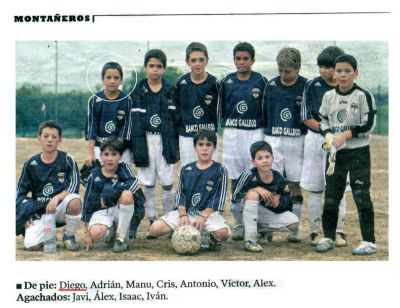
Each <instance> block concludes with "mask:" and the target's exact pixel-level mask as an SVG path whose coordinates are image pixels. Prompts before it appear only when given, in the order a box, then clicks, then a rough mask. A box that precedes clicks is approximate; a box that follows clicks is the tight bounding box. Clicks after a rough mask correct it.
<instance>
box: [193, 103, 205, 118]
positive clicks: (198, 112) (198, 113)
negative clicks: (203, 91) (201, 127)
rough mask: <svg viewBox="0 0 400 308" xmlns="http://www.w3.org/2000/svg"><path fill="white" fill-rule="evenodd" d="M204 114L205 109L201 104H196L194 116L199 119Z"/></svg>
mask: <svg viewBox="0 0 400 308" xmlns="http://www.w3.org/2000/svg"><path fill="white" fill-rule="evenodd" d="M203 115H204V110H203V108H201V107H200V106H196V107H194V109H193V116H194V117H195V118H196V119H197V120H199V119H200V118H201V117H202V116H203Z"/></svg>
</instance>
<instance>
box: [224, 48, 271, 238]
mask: <svg viewBox="0 0 400 308" xmlns="http://www.w3.org/2000/svg"><path fill="white" fill-rule="evenodd" d="M233 61H234V63H235V66H236V69H237V71H236V72H234V73H231V74H229V75H228V76H226V77H225V78H224V79H223V80H222V81H221V90H220V100H219V105H218V106H219V108H218V111H219V118H220V120H221V126H222V127H223V128H224V135H223V138H224V148H223V151H222V161H223V163H224V166H225V167H226V169H227V170H228V175H229V179H231V181H232V182H231V183H232V185H231V186H232V187H233V186H234V185H235V183H236V181H237V179H238V178H239V176H240V175H241V174H242V173H243V172H245V171H246V170H248V169H249V168H250V167H251V156H250V153H249V151H248V149H249V148H250V145H251V144H252V143H254V142H256V141H259V140H263V118H262V117H263V113H262V102H263V94H264V89H265V85H266V83H267V80H266V78H264V77H263V76H262V75H261V74H260V73H257V72H254V71H252V70H251V67H252V65H253V64H254V61H255V50H254V47H253V46H252V45H251V44H249V43H246V42H242V43H239V44H237V45H236V46H235V47H234V48H233ZM231 211H232V214H233V218H234V221H235V228H234V229H233V230H232V235H231V237H232V239H233V240H242V239H243V237H244V227H243V224H242V212H243V203H242V202H239V203H235V202H232V204H231Z"/></svg>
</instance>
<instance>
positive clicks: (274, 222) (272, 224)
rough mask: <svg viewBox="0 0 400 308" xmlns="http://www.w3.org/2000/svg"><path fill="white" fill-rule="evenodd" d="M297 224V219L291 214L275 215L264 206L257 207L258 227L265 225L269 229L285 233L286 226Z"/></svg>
mask: <svg viewBox="0 0 400 308" xmlns="http://www.w3.org/2000/svg"><path fill="white" fill-rule="evenodd" d="M298 222H299V218H298V217H297V216H296V215H295V214H293V213H292V212H289V211H286V212H283V213H279V214H277V213H274V212H272V211H271V210H269V209H267V208H266V207H264V206H258V222H257V224H258V225H263V226H264V225H267V226H268V228H270V229H283V230H285V231H287V229H286V227H287V226H289V225H291V224H294V223H298Z"/></svg>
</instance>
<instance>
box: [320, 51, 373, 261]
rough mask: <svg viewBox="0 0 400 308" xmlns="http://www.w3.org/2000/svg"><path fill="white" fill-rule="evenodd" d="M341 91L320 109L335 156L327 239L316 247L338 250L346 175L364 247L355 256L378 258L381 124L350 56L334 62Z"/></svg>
mask: <svg viewBox="0 0 400 308" xmlns="http://www.w3.org/2000/svg"><path fill="white" fill-rule="evenodd" d="M334 66H335V76H336V80H337V82H338V86H337V87H336V88H335V89H333V90H331V91H328V92H326V93H325V95H324V97H323V99H322V104H321V108H320V111H319V112H320V115H321V123H320V125H321V130H322V132H323V134H324V135H325V140H324V148H325V149H327V150H328V151H330V159H329V161H330V167H329V168H328V172H327V176H326V190H325V203H324V211H323V215H322V227H323V229H324V236H325V237H324V238H323V239H321V241H320V242H319V243H318V245H317V246H316V247H315V251H317V252H326V251H328V250H330V249H332V248H334V247H335V242H334V241H335V236H336V232H335V230H336V224H337V219H338V209H339V203H340V200H341V199H342V197H343V193H344V191H345V188H346V178H347V173H349V174H350V186H351V189H352V192H353V197H354V201H355V203H356V205H357V210H358V215H359V220H360V227H361V235H362V241H361V243H360V245H359V246H358V247H357V248H355V249H353V251H352V253H353V255H369V254H372V253H375V252H376V245H375V230H374V209H373V204H372V201H371V196H370V191H369V189H370V186H371V158H370V149H369V143H370V135H371V133H372V131H373V128H374V125H375V120H376V105H375V100H374V98H373V96H372V95H371V94H370V93H369V92H368V91H366V90H364V89H362V88H360V87H359V86H358V85H357V84H355V83H354V80H355V79H356V78H357V76H358V69H357V60H356V59H355V58H354V57H353V56H351V55H346V54H345V55H341V56H339V57H337V58H336V59H335V62H334Z"/></svg>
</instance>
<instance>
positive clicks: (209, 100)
mask: <svg viewBox="0 0 400 308" xmlns="http://www.w3.org/2000/svg"><path fill="white" fill-rule="evenodd" d="M212 100H213V96H212V95H210V94H207V95H206V96H205V97H204V102H205V103H206V104H207V105H210V104H211V102H212Z"/></svg>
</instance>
